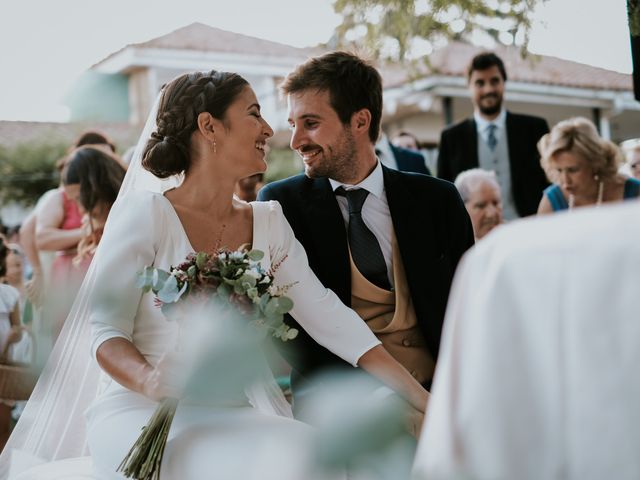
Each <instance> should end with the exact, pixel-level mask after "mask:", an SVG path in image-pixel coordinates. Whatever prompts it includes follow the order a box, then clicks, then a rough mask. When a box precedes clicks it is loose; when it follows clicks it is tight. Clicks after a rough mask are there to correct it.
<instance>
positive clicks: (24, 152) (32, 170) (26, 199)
mask: <svg viewBox="0 0 640 480" xmlns="http://www.w3.org/2000/svg"><path fill="white" fill-rule="evenodd" d="M65 152H66V145H65V144H62V143H56V142H47V141H43V142H42V143H36V144H34V143H22V144H19V145H17V146H15V147H12V148H8V147H6V146H2V145H0V204H6V203H8V202H17V203H20V204H22V205H26V206H30V205H34V204H35V203H36V202H37V200H38V198H40V195H42V194H43V193H44V192H46V191H47V190H50V189H52V188H55V187H56V186H57V185H58V182H59V175H58V172H57V170H56V168H55V162H56V160H58V159H59V158H61V157H63V156H64V154H65Z"/></svg>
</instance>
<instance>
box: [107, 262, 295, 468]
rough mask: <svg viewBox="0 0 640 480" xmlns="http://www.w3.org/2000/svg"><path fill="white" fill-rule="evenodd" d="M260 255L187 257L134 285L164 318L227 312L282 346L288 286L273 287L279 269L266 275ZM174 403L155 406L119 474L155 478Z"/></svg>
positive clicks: (288, 332) (289, 334) (286, 336)
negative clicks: (150, 296)
mask: <svg viewBox="0 0 640 480" xmlns="http://www.w3.org/2000/svg"><path fill="white" fill-rule="evenodd" d="M263 256H264V253H263V252H261V251H260V250H250V251H249V250H246V249H240V250H237V251H229V250H218V251H216V252H215V253H207V252H199V253H191V254H189V255H188V256H187V258H186V259H185V261H184V262H183V263H181V264H180V265H178V266H177V267H172V268H171V269H170V270H169V271H168V272H167V271H165V270H161V269H159V268H154V267H145V269H144V270H143V271H142V272H141V273H140V274H139V276H138V281H137V286H138V287H139V288H142V289H143V290H144V291H145V292H149V291H152V292H153V293H154V294H155V302H156V305H158V307H159V308H161V309H162V312H163V314H164V315H165V316H166V317H167V319H169V320H176V321H182V320H186V319H187V318H188V317H189V316H190V315H193V314H194V312H200V313H203V312H204V313H205V314H206V312H214V311H215V312H224V311H231V312H233V313H234V314H235V316H236V317H237V316H239V317H241V318H243V319H245V321H246V323H247V325H248V326H249V328H250V330H251V333H257V334H258V335H260V336H266V335H269V334H270V335H272V336H273V337H276V338H279V339H280V340H282V341H283V342H284V341H287V340H291V339H293V338H295V337H296V336H297V334H298V331H297V330H296V329H294V328H290V327H289V326H288V325H286V324H285V323H284V321H283V317H284V314H286V313H287V312H289V311H290V310H291V309H292V308H293V302H292V300H291V299H290V298H289V297H287V296H285V293H286V291H287V289H288V288H289V287H290V286H291V285H287V286H284V287H276V286H275V285H273V274H274V273H275V271H276V270H277V268H278V265H274V266H273V267H272V268H271V270H269V271H265V270H264V269H263V268H262V266H261V265H260V260H261V259H262V258H263ZM211 307H215V308H211ZM207 320H209V319H207ZM210 321H212V322H215V321H216V318H210ZM177 405H178V401H177V400H176V399H174V398H166V399H163V400H162V401H161V402H160V405H159V406H158V408H157V409H156V411H155V412H154V414H153V416H152V417H151V420H150V421H149V423H148V424H147V426H145V427H144V428H143V430H142V433H141V435H140V437H139V438H138V440H137V441H136V443H135V444H134V445H133V447H132V448H131V450H130V451H129V453H128V454H127V456H126V457H125V459H124V460H123V461H122V463H121V464H120V466H119V467H118V471H121V472H122V473H123V474H124V475H125V476H126V477H127V478H134V479H137V480H158V479H159V478H160V463H161V461H162V455H163V453H164V448H165V445H166V442H167V437H168V434H169V428H170V427H171V422H172V420H173V416H174V414H175V411H176V408H177Z"/></svg>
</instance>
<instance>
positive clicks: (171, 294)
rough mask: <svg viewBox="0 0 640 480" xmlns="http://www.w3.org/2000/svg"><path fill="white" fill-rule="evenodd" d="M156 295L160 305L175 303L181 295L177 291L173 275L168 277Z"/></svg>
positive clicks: (176, 283) (176, 282)
mask: <svg viewBox="0 0 640 480" xmlns="http://www.w3.org/2000/svg"><path fill="white" fill-rule="evenodd" d="M156 271H157V270H156ZM156 295H157V296H158V300H160V301H161V302H162V303H173V302H175V301H177V300H178V299H179V298H180V295H181V293H180V291H179V290H178V281H177V280H176V277H174V276H173V275H171V276H169V278H167V280H166V281H165V282H164V284H163V285H162V288H161V289H160V290H158V293H157V294H156Z"/></svg>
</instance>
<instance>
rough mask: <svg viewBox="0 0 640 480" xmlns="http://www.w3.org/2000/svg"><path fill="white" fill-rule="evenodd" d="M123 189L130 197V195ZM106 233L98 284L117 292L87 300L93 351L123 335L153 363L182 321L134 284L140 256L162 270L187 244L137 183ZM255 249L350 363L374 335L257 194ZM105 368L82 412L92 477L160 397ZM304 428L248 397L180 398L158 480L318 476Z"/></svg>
mask: <svg viewBox="0 0 640 480" xmlns="http://www.w3.org/2000/svg"><path fill="white" fill-rule="evenodd" d="M127 197H128V198H127ZM122 201H123V203H124V204H125V205H127V206H128V208H126V209H120V213H119V217H118V218H117V219H113V221H112V222H111V224H110V225H109V228H108V229H107V231H106V232H105V235H104V237H103V239H102V245H101V249H102V252H103V253H102V255H101V256H99V257H98V258H97V259H96V260H97V262H98V263H97V264H96V266H95V268H96V283H95V285H96V286H97V288H96V292H97V293H98V294H100V292H102V293H103V294H104V292H108V295H109V296H110V298H115V299H117V301H112V302H104V301H99V299H96V301H95V302H94V305H95V306H94V307H93V308H91V314H90V322H91V326H92V345H91V349H92V353H93V354H94V355H95V351H96V349H97V348H98V347H99V346H100V344H101V343H103V342H104V341H106V340H108V339H110V338H114V337H123V338H126V339H128V340H130V341H132V342H133V343H134V345H135V346H136V347H137V348H138V350H140V352H141V353H142V354H143V355H144V356H145V358H146V359H147V360H148V362H149V363H150V364H151V365H155V364H156V362H157V361H158V359H159V357H160V356H161V355H162V354H163V353H165V352H166V351H168V350H169V349H172V348H173V347H174V346H175V343H176V336H177V329H178V326H177V324H176V323H175V322H170V321H167V320H166V319H165V317H163V315H162V313H161V311H160V309H159V308H158V307H156V306H154V302H153V294H152V293H146V294H143V292H142V291H141V290H140V289H138V288H136V287H135V285H134V282H135V278H136V273H137V272H139V271H141V270H142V268H143V267H144V266H146V265H153V266H156V267H158V268H162V269H165V270H168V269H169V267H170V266H171V265H177V264H179V263H181V262H182V261H183V260H184V259H185V257H186V256H187V254H189V253H190V252H193V251H194V250H193V248H192V246H191V245H190V243H189V239H188V237H187V235H186V233H185V231H184V229H183V227H182V224H181V223H180V220H179V218H178V216H177V214H176V212H175V210H174V209H173V206H172V205H171V203H170V202H169V201H168V200H167V199H166V198H165V197H164V196H163V195H162V194H159V193H152V192H145V191H134V192H131V193H129V194H127V196H126V197H125V198H123V199H122ZM252 208H253V248H254V249H258V250H262V251H263V252H264V253H265V257H264V258H263V260H262V261H261V263H262V266H263V267H264V268H265V269H268V268H269V267H270V266H271V265H272V264H280V265H279V268H278V269H277V271H276V274H275V284H276V285H286V284H292V283H295V285H294V286H293V287H291V289H290V290H289V291H288V293H287V295H288V296H289V297H291V298H292V300H293V301H294V304H295V306H294V308H293V310H292V312H291V313H292V315H293V316H294V317H295V318H296V319H297V320H298V322H299V323H300V325H301V326H302V327H303V328H304V329H305V330H306V331H307V332H309V334H310V335H311V336H312V337H313V338H314V339H315V340H316V341H317V342H318V343H320V344H322V345H323V346H325V347H326V348H328V349H329V350H331V351H332V352H333V353H335V354H336V355H338V356H340V357H341V358H343V359H344V360H346V361H348V362H350V363H351V364H353V365H355V364H356V363H357V361H358V359H359V358H360V356H361V355H362V354H363V353H365V352H366V351H367V350H369V349H371V348H372V347H374V346H375V345H377V344H378V343H379V341H378V340H377V338H376V337H375V336H374V335H373V334H372V332H371V331H370V330H369V329H368V328H367V326H366V325H365V324H364V322H362V320H361V319H360V318H359V317H358V316H357V315H356V314H355V313H354V312H353V311H352V310H350V309H347V308H345V307H344V306H343V304H342V303H341V302H340V301H339V299H338V298H337V296H336V295H335V294H334V293H333V292H331V291H330V290H328V289H326V288H324V287H323V286H322V284H321V283H320V282H319V281H318V279H317V278H316V277H315V275H314V274H313V272H312V271H311V270H310V268H309V266H308V262H307V257H306V253H305V251H304V249H303V248H302V246H301V245H300V244H299V243H298V241H297V240H296V239H295V237H294V235H293V232H292V230H291V227H290V226H289V224H288V223H287V221H286V219H285V217H284V215H283V214H282V210H281V207H280V205H279V204H278V203H277V202H268V203H267V202H264V203H263V202H255V203H253V204H252ZM103 375H105V382H106V384H105V388H104V389H103V391H102V393H101V394H100V395H99V396H98V397H97V398H96V399H95V401H94V402H93V403H92V405H91V406H90V408H89V409H88V411H87V414H86V418H87V436H88V443H89V450H90V452H91V456H92V459H93V465H94V470H95V475H96V476H97V477H98V478H104V479H116V478H123V477H121V476H120V475H119V474H116V473H115V471H116V469H117V467H118V465H119V464H120V462H121V461H122V459H123V458H124V457H125V455H126V453H127V451H128V450H129V449H130V447H131V446H132V445H133V443H134V441H135V440H136V438H137V437H138V436H139V434H140V431H141V428H142V427H143V425H145V424H146V423H147V421H148V420H149V418H150V416H151V415H152V413H153V411H154V410H155V408H156V406H157V403H156V402H153V401H151V400H150V399H148V398H146V397H144V396H142V395H140V394H138V393H135V392H133V391H131V390H128V389H127V388H125V387H123V386H121V385H119V384H118V383H117V382H115V381H113V380H111V379H110V378H108V377H106V374H103ZM312 441H313V435H312V430H311V429H310V427H308V426H306V425H304V424H302V423H300V422H297V421H295V420H293V419H291V418H286V417H284V416H276V415H269V414H267V413H265V412H264V411H261V410H259V409H258V408H254V407H252V406H246V407H236V408H222V407H218V408H215V407H196V406H189V405H181V406H180V407H179V408H178V411H177V413H176V417H175V419H174V421H173V425H172V428H171V431H170V434H169V441H168V443H167V449H166V451H165V456H164V459H163V464H162V469H161V475H162V479H163V480H172V479H173V480H176V479H180V480H188V479H202V478H216V479H227V478H229V479H238V478H243V479H250V478H261V479H271V478H273V479H276V478H277V479H279V480H281V479H302V478H305V479H307V478H314V477H312V476H311V474H310V470H309V469H310V468H311V465H312V448H313V446H312Z"/></svg>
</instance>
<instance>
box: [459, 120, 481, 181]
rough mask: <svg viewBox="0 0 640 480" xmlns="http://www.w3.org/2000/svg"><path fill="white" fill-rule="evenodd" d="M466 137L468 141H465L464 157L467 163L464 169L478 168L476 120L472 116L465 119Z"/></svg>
mask: <svg viewBox="0 0 640 480" xmlns="http://www.w3.org/2000/svg"><path fill="white" fill-rule="evenodd" d="M467 138H468V139H469V141H468V142H467V155H466V158H468V160H467V162H468V163H467V164H466V165H465V168H464V169H462V170H461V171H464V170H469V169H470V168H478V166H479V165H480V160H479V159H478V127H477V125H476V121H475V120H474V119H473V118H470V119H469V120H468V121H467Z"/></svg>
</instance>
